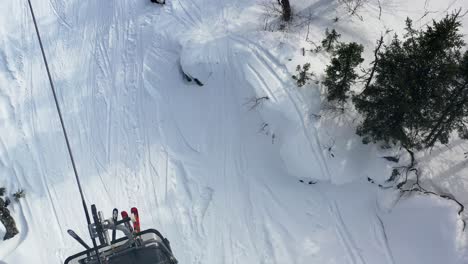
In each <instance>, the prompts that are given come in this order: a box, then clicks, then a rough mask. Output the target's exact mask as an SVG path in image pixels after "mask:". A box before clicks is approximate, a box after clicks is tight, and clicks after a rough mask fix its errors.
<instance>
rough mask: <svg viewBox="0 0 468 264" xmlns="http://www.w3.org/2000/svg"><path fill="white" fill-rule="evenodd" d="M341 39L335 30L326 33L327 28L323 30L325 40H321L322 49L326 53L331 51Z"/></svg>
mask: <svg viewBox="0 0 468 264" xmlns="http://www.w3.org/2000/svg"><path fill="white" fill-rule="evenodd" d="M340 37H341V34H338V32H336V30H335V29H332V31H331V32H330V31H328V28H327V29H326V30H325V38H324V39H323V40H322V47H323V48H324V49H325V50H326V51H327V52H330V51H333V49H334V48H335V44H336V43H337V42H338V39H339V38H340Z"/></svg>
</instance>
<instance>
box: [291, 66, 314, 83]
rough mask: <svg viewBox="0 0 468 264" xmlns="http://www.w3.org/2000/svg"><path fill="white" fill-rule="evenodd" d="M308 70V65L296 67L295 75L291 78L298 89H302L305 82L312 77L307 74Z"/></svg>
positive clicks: (310, 74)
mask: <svg viewBox="0 0 468 264" xmlns="http://www.w3.org/2000/svg"><path fill="white" fill-rule="evenodd" d="M309 70H310V63H306V64H304V65H302V68H301V65H297V67H296V71H297V75H293V76H292V78H293V79H294V80H296V84H297V86H299V87H302V86H304V85H306V84H307V82H308V81H309V80H310V79H311V77H312V76H313V74H312V73H310V72H309Z"/></svg>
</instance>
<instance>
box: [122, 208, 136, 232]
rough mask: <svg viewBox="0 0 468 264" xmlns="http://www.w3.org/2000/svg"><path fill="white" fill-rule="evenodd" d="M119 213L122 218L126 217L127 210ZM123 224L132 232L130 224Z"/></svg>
mask: <svg viewBox="0 0 468 264" xmlns="http://www.w3.org/2000/svg"><path fill="white" fill-rule="evenodd" d="M120 215H121V216H122V219H126V218H127V217H128V213H127V211H122V212H120ZM125 226H126V227H127V228H128V230H130V232H133V229H132V226H131V225H130V223H129V222H126V223H125Z"/></svg>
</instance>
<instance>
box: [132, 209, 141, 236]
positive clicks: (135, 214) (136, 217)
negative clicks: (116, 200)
mask: <svg viewBox="0 0 468 264" xmlns="http://www.w3.org/2000/svg"><path fill="white" fill-rule="evenodd" d="M130 212H131V213H132V221H133V229H135V232H136V233H139V232H140V216H139V215H138V209H137V208H136V207H132V209H131V210H130Z"/></svg>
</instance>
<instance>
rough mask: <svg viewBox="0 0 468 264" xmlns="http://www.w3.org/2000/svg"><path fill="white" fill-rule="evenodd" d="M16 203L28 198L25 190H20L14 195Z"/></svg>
mask: <svg viewBox="0 0 468 264" xmlns="http://www.w3.org/2000/svg"><path fill="white" fill-rule="evenodd" d="M13 197H14V198H15V201H19V199H21V198H24V197H26V193H25V192H24V190H23V189H19V190H18V191H17V192H15V193H14V194H13Z"/></svg>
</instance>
